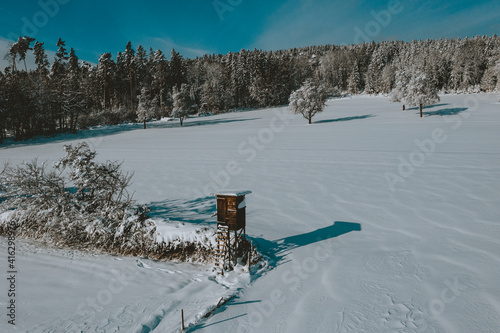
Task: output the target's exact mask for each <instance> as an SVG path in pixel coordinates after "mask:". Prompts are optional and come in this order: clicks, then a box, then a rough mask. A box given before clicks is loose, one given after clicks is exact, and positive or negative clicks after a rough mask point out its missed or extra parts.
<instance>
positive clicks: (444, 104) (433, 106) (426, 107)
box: [407, 103, 450, 110]
mask: <svg viewBox="0 0 500 333" xmlns="http://www.w3.org/2000/svg"><path fill="white" fill-rule="evenodd" d="M446 105H450V103H441V104H433V105H426V106H422V110H425V109H431V108H437V107H439V106H446ZM407 110H419V107H418V106H414V107H412V108H408V109H407Z"/></svg>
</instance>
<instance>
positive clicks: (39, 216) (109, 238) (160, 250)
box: [0, 143, 214, 260]
mask: <svg viewBox="0 0 500 333" xmlns="http://www.w3.org/2000/svg"><path fill="white" fill-rule="evenodd" d="M64 150H65V151H66V156H64V157H63V158H61V159H60V160H59V161H58V162H57V163H56V164H55V166H54V167H53V168H47V164H46V163H41V164H40V163H38V161H37V160H36V159H35V160H33V161H32V162H28V163H24V164H23V165H21V166H19V167H11V166H8V165H7V166H6V167H5V168H4V169H3V171H2V173H1V174H0V181H1V182H0V196H2V198H0V234H2V235H6V234H7V232H8V229H9V228H8V224H9V225H10V226H12V225H14V226H15V228H16V234H17V236H18V237H23V238H30V239H37V240H42V241H44V242H47V243H50V244H54V245H57V246H69V247H74V248H81V249H87V250H101V251H105V252H109V253H113V254H124V255H140V256H145V257H149V258H154V259H166V258H168V259H179V260H186V259H189V258H191V259H192V258H196V259H203V260H207V259H210V258H211V256H212V253H213V250H214V246H213V245H212V243H211V242H210V241H209V238H210V237H212V236H213V235H214V231H213V230H208V229H207V230H199V231H196V232H197V233H198V234H200V235H199V236H198V237H196V241H191V242H183V241H177V240H176V239H173V240H169V242H165V241H164V240H163V239H162V237H161V236H160V235H159V233H158V231H157V225H156V223H155V222H154V221H153V220H151V219H148V214H147V212H148V208H147V207H145V206H136V205H134V202H133V200H132V195H131V194H130V193H129V192H128V186H129V184H130V181H131V177H132V175H131V174H128V173H123V172H122V171H121V170H120V167H121V164H120V163H117V162H109V161H107V162H104V163H98V162H96V161H95V157H96V152H95V151H92V150H91V149H90V148H89V147H88V145H87V144H86V143H80V144H78V145H77V146H75V147H73V146H71V145H69V146H65V147H64Z"/></svg>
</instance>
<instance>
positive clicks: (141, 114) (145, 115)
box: [136, 88, 153, 129]
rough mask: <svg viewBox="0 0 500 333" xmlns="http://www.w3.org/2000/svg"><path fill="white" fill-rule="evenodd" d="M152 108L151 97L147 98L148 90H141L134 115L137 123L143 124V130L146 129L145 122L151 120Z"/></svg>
mask: <svg viewBox="0 0 500 333" xmlns="http://www.w3.org/2000/svg"><path fill="white" fill-rule="evenodd" d="M152 110H153V107H152V101H151V96H149V93H148V90H147V89H146V88H142V90H141V95H140V96H139V105H138V106H137V110H136V115H137V121H138V122H140V123H144V129H146V122H147V121H149V120H151V118H153V111H152Z"/></svg>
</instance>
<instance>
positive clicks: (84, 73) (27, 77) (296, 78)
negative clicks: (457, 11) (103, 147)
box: [0, 35, 500, 141]
mask: <svg viewBox="0 0 500 333" xmlns="http://www.w3.org/2000/svg"><path fill="white" fill-rule="evenodd" d="M56 46H57V48H58V50H57V52H56V55H55V57H54V59H53V61H52V62H49V59H48V56H47V53H46V51H45V48H44V43H43V42H39V41H36V40H35V39H34V38H30V37H26V36H25V37H19V39H18V41H17V42H15V43H13V44H12V46H11V47H10V50H9V52H8V53H7V54H6V59H7V60H8V61H9V63H10V65H9V66H8V67H6V68H5V69H4V70H3V71H0V141H1V140H3V139H4V138H6V137H13V138H15V139H16V140H22V139H27V138H30V137H33V136H37V135H53V134H57V133H60V132H67V131H76V130H78V129H81V128H86V127H89V126H95V125H111V124H118V123H121V122H134V121H139V122H144V124H146V122H147V121H149V120H152V119H157V118H160V117H165V116H176V117H180V118H181V119H183V118H185V117H186V115H187V114H189V113H200V112H210V113H222V112H227V111H229V110H232V109H237V108H257V107H269V106H278V105H285V104H288V101H289V97H290V94H291V93H292V92H293V91H295V90H297V89H298V88H300V87H301V86H302V84H303V83H304V82H305V81H306V80H312V81H315V82H320V83H321V84H322V85H324V86H326V88H327V89H328V94H329V95H330V96H335V95H340V94H342V93H349V94H359V93H368V94H389V93H391V92H393V91H396V92H397V91H401V89H404V85H405V82H410V81H411V79H412V78H413V77H425V80H426V81H425V82H426V85H427V86H430V88H431V89H434V90H436V91H440V92H443V93H446V92H479V91H494V90H497V89H499V85H500V80H499V78H500V38H499V37H498V36H496V35H493V36H491V37H487V36H476V37H473V38H464V39H439V40H425V41H423V40H419V41H412V42H402V41H391V42H381V43H375V42H372V43H364V44H358V45H343V46H339V45H323V46H310V47H304V48H293V49H287V50H276V51H263V50H253V51H249V50H241V51H240V52H235V53H231V52H230V53H227V54H211V55H204V56H203V57H197V58H195V59H189V58H184V57H183V56H182V55H180V54H179V53H178V52H176V51H175V50H172V51H171V52H170V57H169V59H167V56H166V55H165V54H164V53H163V51H161V50H153V49H152V48H150V49H149V50H146V49H145V48H143V47H142V46H140V45H139V46H137V48H136V49H134V47H133V45H132V44H131V43H130V42H129V43H128V44H127V45H126V46H125V49H124V50H123V51H121V52H118V54H117V55H116V56H115V57H113V55H112V54H111V53H109V52H108V53H104V54H102V55H101V57H100V58H99V61H98V63H97V64H91V63H89V62H86V61H80V60H79V58H78V56H77V55H76V53H75V51H74V49H73V48H70V49H69V50H68V48H67V46H66V43H65V42H64V41H63V40H62V39H59V40H58V41H57V43H56ZM27 57H34V60H35V65H36V68H35V69H28V67H27V65H26V58H27ZM401 84H403V86H401Z"/></svg>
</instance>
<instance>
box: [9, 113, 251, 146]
mask: <svg viewBox="0 0 500 333" xmlns="http://www.w3.org/2000/svg"><path fill="white" fill-rule="evenodd" d="M257 119H260V118H239V119H224V118H223V119H205V118H203V119H198V118H188V119H186V120H185V121H184V124H183V126H182V127H195V126H208V125H219V124H227V123H234V122H242V121H251V120H257ZM146 126H147V129H162V128H181V126H180V124H179V120H174V121H155V122H150V123H146ZM135 130H144V125H143V124H142V123H134V124H132V123H130V124H120V125H110V126H99V127H95V128H91V129H86V130H80V131H78V132H77V133H60V134H55V135H53V136H38V137H35V138H32V139H28V140H23V141H14V140H13V139H8V140H5V142H4V143H2V144H0V149H1V148H16V147H24V146H34V145H42V144H46V143H55V142H64V141H75V140H82V141H86V140H88V141H90V143H93V144H92V146H94V148H95V147H96V146H98V145H99V144H100V142H101V141H102V140H103V137H105V136H110V135H115V134H120V133H123V132H129V131H135Z"/></svg>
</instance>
